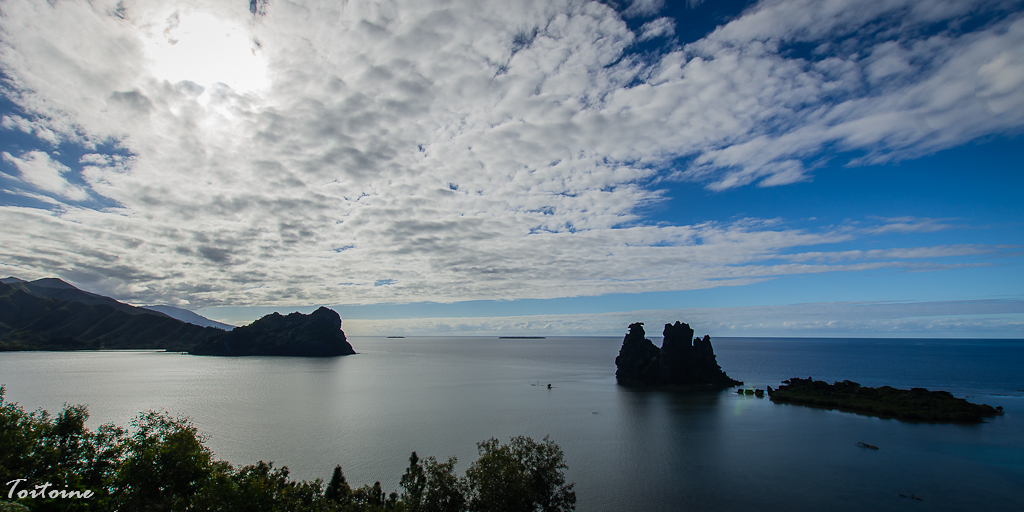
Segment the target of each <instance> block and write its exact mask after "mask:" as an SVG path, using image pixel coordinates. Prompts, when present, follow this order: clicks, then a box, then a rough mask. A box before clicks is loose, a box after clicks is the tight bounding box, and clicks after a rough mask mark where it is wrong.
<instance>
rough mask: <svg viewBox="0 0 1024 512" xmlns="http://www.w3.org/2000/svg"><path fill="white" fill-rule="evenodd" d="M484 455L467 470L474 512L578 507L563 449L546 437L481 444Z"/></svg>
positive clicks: (550, 510)
mask: <svg viewBox="0 0 1024 512" xmlns="http://www.w3.org/2000/svg"><path fill="white" fill-rule="evenodd" d="M477 451H478V452H479V454H480V458H479V459H477V461H476V462H474V463H473V464H472V465H471V466H470V467H469V469H468V470H467V471H466V480H467V485H468V487H469V510H470V511H472V512H478V511H479V512H484V511H488V512H533V511H543V512H555V511H564V510H574V509H575V508H576V492H575V491H573V490H572V488H573V485H574V484H568V485H566V483H565V476H564V475H563V474H562V470H563V469H565V468H566V465H565V456H564V454H563V453H562V450H561V448H559V447H558V445H557V444H555V443H554V442H552V441H551V440H550V439H549V438H548V437H546V436H545V437H544V441H543V442H540V443H538V442H536V441H534V440H533V439H530V438H529V437H525V436H518V437H514V438H512V440H511V442H510V443H509V444H500V443H499V442H498V440H497V439H494V438H491V439H488V440H487V441H482V442H480V443H477Z"/></svg>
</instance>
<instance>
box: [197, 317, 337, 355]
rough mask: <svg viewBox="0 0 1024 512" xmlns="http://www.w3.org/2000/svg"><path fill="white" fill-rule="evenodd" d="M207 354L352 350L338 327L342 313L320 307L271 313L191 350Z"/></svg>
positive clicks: (300, 353) (335, 352)
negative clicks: (312, 309) (282, 313)
mask: <svg viewBox="0 0 1024 512" xmlns="http://www.w3.org/2000/svg"><path fill="white" fill-rule="evenodd" d="M191 353H192V354H195V355H206V356H297V357H331V356H345V355H349V354H355V351H354V350H352V345H349V343H348V340H347V339H346V338H345V333H344V331H342V330H341V317H340V316H338V313H337V312H335V311H334V310H331V309H327V308H325V307H320V308H319V309H317V310H316V311H314V312H312V313H310V314H308V315H303V314H302V313H291V314H289V315H287V316H284V315H281V314H280V313H271V314H269V315H267V316H265V317H263V318H260V319H259V320H256V321H255V322H253V323H251V324H249V325H246V326H243V327H236V328H235V329H233V330H231V331H228V332H225V333H224V334H222V335H219V336H216V337H214V338H211V339H209V340H206V341H205V342H204V343H201V344H199V345H196V347H195V348H193V349H192V351H191Z"/></svg>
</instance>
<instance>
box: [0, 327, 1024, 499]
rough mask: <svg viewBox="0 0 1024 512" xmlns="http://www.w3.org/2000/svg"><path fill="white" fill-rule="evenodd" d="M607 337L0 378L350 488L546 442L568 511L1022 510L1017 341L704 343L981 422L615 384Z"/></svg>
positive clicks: (757, 363)
mask: <svg viewBox="0 0 1024 512" xmlns="http://www.w3.org/2000/svg"><path fill="white" fill-rule="evenodd" d="M658 341H660V340H657V339H656V340H655V342H658ZM620 343H621V339H616V338H549V339H546V340H522V339H518V340H498V339H495V338H404V339H386V338H358V337H357V338H354V339H353V340H352V344H353V346H355V348H356V350H357V351H359V352H360V354H357V355H354V356H349V357H343V358H333V359H295V358H263V357H251V358H218V357H194V356H184V355H180V354H168V353H157V352H76V353H45V352H23V353H0V382H2V383H4V384H6V385H7V390H8V395H7V398H8V399H9V400H14V401H18V402H20V403H21V404H22V405H23V406H25V407H26V408H29V409H35V408H38V407H42V408H46V409H49V410H51V411H55V410H57V409H59V408H60V407H61V405H62V404H63V403H64V402H68V403H84V404H88V405H89V409H90V412H91V413H92V420H90V425H91V426H93V427H95V426H97V425H99V424H100V423H103V422H108V421H113V422H115V423H118V424H122V425H126V424H127V423H128V422H129V421H130V419H131V418H132V417H134V416H135V414H137V413H138V412H139V411H142V410H148V409H157V410H168V411H170V412H172V413H174V414H184V415H188V416H190V417H192V418H193V419H194V420H195V423H196V424H197V426H198V427H199V428H200V430H201V431H203V432H205V433H206V434H207V435H208V436H209V438H208V445H209V446H210V447H211V448H213V450H214V451H215V453H216V455H217V456H218V457H220V458H223V459H227V460H229V461H232V462H234V463H238V464H244V463H251V462H254V461H256V460H260V459H262V460H273V461H275V462H276V463H277V464H278V465H287V466H289V468H291V470H292V475H293V476H294V477H297V478H300V479H311V478H315V477H321V478H326V477H328V476H329V475H330V470H331V468H333V467H334V465H335V464H341V465H342V466H343V467H344V469H345V473H346V476H347V477H348V480H349V482H351V483H354V484H357V485H361V484H363V483H369V482H372V481H374V480H380V481H381V483H382V484H383V485H384V487H385V488H386V489H397V488H398V479H399V477H400V475H401V473H402V471H403V470H404V467H405V465H406V464H407V459H408V456H409V453H410V452H411V451H413V450H416V451H417V452H418V453H419V454H420V455H421V456H426V455H434V456H437V457H438V458H445V457H448V456H450V455H455V456H457V457H458V458H459V461H460V466H459V467H460V470H462V469H464V468H465V467H466V466H467V465H468V464H469V462H471V461H472V460H474V459H475V458H476V447H475V442H476V441H480V440H483V439H487V438H489V437H497V438H499V439H507V438H508V437H510V436H514V435H520V434H523V435H529V436H532V437H534V438H536V439H540V438H542V437H544V436H545V435H550V436H551V439H553V440H554V441H555V442H556V443H558V444H559V445H560V446H561V447H562V448H563V450H564V451H565V454H566V461H567V462H568V464H569V471H568V477H569V479H570V480H571V481H574V482H576V490H577V496H578V510H581V511H591V510H598V511H603V510H608V511H612V510H638V511H639V510H645V511H646V510H794V509H809V510H814V509H818V510H865V509H878V510H904V509H905V508H907V507H909V506H914V507H916V508H921V509H928V510H965V509H971V510H1021V509H1024V497H1022V496H1021V492H1020V489H1022V488H1024V392H1021V391H1018V390H1019V389H1024V341H1005V340H1004V341H979V340H970V341H949V340H927V341H922V340H784V339H753V338H732V339H729V338H723V339H716V340H714V343H715V350H716V353H717V354H718V357H719V362H720V363H721V364H722V366H723V368H724V369H725V370H726V371H727V372H728V373H729V375H730V376H732V377H734V378H737V379H740V380H744V381H746V383H747V384H748V385H756V386H758V387H764V386H765V385H773V386H774V385H778V382H779V381H780V380H782V379H785V378H788V377H793V376H801V377H806V376H809V375H810V376H814V377H815V378H816V379H821V380H842V379H850V380H857V381H859V382H861V383H862V384H865V385H872V386H877V385H883V384H889V385H893V386H896V387H913V386H921V387H928V388H933V389H947V390H949V391H952V392H953V393H954V394H955V395H957V396H971V397H972V400H973V401H978V402H985V403H989V404H991V405H1002V406H1003V407H1004V408H1005V409H1006V411H1007V414H1006V415H1005V416H1002V417H997V418H994V419H992V420H990V421H989V422H988V423H985V424H981V425H948V424H946V425H938V424H912V423H904V422H898V421H895V420H883V419H879V418H873V417H868V416H861V415H856V414H851V413H844V412H837V411H829V410H823V409H813V408H806V407H800V406H792V405H776V404H772V403H771V402H769V401H768V400H767V399H758V398H754V397H751V396H740V395H736V394H735V393H731V392H728V391H725V392H693V393H674V392H664V391H639V390H632V389H626V388H622V387H619V386H617V385H616V384H615V379H614V376H613V375H614V362H613V361H614V358H615V355H616V353H617V351H618V348H619V344H620ZM549 383H550V384H551V385H552V387H551V389H548V388H547V384H549ZM858 441H864V442H867V443H869V444H872V445H876V446H878V447H879V450H870V449H865V448H862V447H859V446H857V442H858ZM910 493H913V494H914V495H915V496H918V497H921V498H923V499H924V501H916V500H915V501H913V503H911V500H910V498H904V497H900V494H905V495H908V496H909V495H910Z"/></svg>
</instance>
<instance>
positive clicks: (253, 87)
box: [146, 11, 270, 93]
mask: <svg viewBox="0 0 1024 512" xmlns="http://www.w3.org/2000/svg"><path fill="white" fill-rule="evenodd" d="M147 42H148V44H147V46H146V49H147V56H148V57H149V61H150V66H151V67H150V71H151V72H152V74H153V76H155V77H156V78H157V79H159V80H167V81H169V82H171V83H178V82H181V81H186V80H187V81H190V82H194V83H196V84H199V85H201V86H203V87H204V88H207V90H208V89H209V88H210V87H211V86H213V85H215V84H217V83H222V84H225V85H227V86H229V87H231V88H232V89H234V90H235V91H236V92H239V93H252V92H258V91H261V90H264V89H266V88H267V87H269V86H270V78H269V76H268V74H267V63H266V60H265V59H264V57H263V55H262V53H261V52H260V51H259V48H258V47H257V44H256V43H255V42H254V41H253V39H252V38H251V37H250V36H249V35H248V34H247V30H246V28H245V27H243V26H240V25H238V24H237V23H233V22H231V21H227V20H223V19H219V18H217V17H215V16H214V15H211V14H208V13H204V12H180V11H174V12H171V13H169V14H168V15H167V16H166V18H165V19H164V20H163V21H161V22H160V23H155V24H154V28H153V31H152V33H151V34H150V37H149V41H147Z"/></svg>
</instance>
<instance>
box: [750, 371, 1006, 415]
mask: <svg viewBox="0 0 1024 512" xmlns="http://www.w3.org/2000/svg"><path fill="white" fill-rule="evenodd" d="M782 384H783V385H782V386H781V387H779V389H775V390H773V389H771V388H770V387H769V388H768V396H769V397H770V398H771V401H772V402H775V403H791V404H800V405H811V406H817V407H828V408H835V409H840V410H848V411H853V412H860V413H867V414H872V415H876V416H882V417H890V418H896V419H899V420H908V421H934V422H965V423H978V422H981V421H984V418H987V417H992V416H996V415H998V414H1002V407H992V406H989V405H985V404H981V405H979V404H973V403H971V402H968V401H967V400H964V399H963V398H956V397H954V396H953V395H952V394H950V393H949V392H947V391H928V390H927V389H924V388H912V389H896V388H892V387H889V386H882V387H878V388H871V387H866V386H861V385H860V384H858V383H856V382H851V381H848V380H844V381H843V382H836V383H834V384H828V383H826V382H823V381H820V380H814V379H812V378H811V377H808V378H806V379H800V378H795V377H794V378H792V379H789V380H786V381H782Z"/></svg>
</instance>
